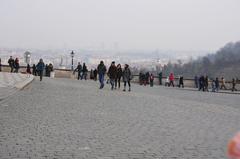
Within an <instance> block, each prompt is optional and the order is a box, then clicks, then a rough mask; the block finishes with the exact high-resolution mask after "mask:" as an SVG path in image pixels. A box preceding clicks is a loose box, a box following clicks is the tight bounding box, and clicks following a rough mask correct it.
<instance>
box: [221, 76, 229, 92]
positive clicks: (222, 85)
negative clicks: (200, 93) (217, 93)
mask: <svg viewBox="0 0 240 159" xmlns="http://www.w3.org/2000/svg"><path fill="white" fill-rule="evenodd" d="M220 89H225V90H227V87H226V80H225V78H224V77H222V80H221V87H220Z"/></svg>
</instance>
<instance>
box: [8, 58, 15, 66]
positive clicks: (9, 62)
mask: <svg viewBox="0 0 240 159" xmlns="http://www.w3.org/2000/svg"><path fill="white" fill-rule="evenodd" d="M8 64H9V66H10V67H13V66H14V59H9V60H8Z"/></svg>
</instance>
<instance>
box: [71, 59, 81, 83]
mask: <svg viewBox="0 0 240 159" xmlns="http://www.w3.org/2000/svg"><path fill="white" fill-rule="evenodd" d="M76 71H77V72H78V78H77V79H78V80H80V78H81V72H82V65H81V63H80V62H78V65H77V68H76V69H75V70H74V71H73V74H75V72H76Z"/></svg>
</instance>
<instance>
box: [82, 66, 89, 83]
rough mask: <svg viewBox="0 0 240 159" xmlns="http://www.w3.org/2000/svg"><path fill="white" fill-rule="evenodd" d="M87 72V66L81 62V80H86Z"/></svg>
mask: <svg viewBox="0 0 240 159" xmlns="http://www.w3.org/2000/svg"><path fill="white" fill-rule="evenodd" d="M87 72H88V69H87V66H86V64H85V63H83V67H82V76H81V80H82V79H85V80H87Z"/></svg>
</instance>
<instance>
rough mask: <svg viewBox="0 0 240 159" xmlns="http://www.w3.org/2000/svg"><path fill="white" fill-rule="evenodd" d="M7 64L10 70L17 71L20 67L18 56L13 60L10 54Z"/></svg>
mask: <svg viewBox="0 0 240 159" xmlns="http://www.w3.org/2000/svg"><path fill="white" fill-rule="evenodd" d="M8 65H9V67H10V69H11V70H10V72H14V73H18V70H19V68H20V65H19V59H18V58H15V60H14V59H13V57H12V56H10V58H9V59H8Z"/></svg>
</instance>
